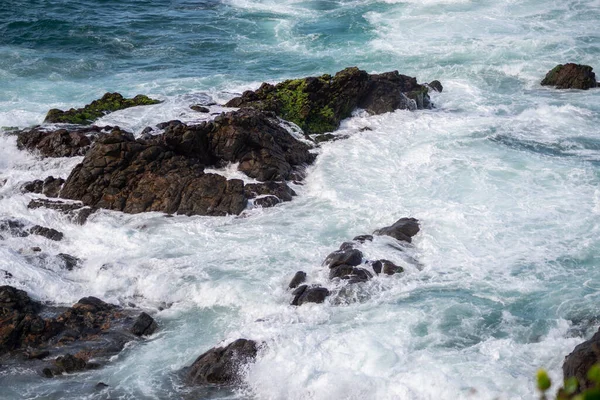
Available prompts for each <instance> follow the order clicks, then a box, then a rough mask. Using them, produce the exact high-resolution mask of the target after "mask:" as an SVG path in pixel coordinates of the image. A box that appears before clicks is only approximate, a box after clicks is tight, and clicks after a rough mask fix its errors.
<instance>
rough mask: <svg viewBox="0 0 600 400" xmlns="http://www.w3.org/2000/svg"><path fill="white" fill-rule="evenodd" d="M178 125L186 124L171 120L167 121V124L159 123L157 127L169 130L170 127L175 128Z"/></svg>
mask: <svg viewBox="0 0 600 400" xmlns="http://www.w3.org/2000/svg"><path fill="white" fill-rule="evenodd" d="M177 125H184V123H183V122H181V121H180V120H178V119H174V120H171V121H167V122H161V123H159V124H156V127H157V128H158V129H166V128H168V127H175V126H177Z"/></svg>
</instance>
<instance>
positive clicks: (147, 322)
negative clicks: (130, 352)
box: [131, 312, 158, 336]
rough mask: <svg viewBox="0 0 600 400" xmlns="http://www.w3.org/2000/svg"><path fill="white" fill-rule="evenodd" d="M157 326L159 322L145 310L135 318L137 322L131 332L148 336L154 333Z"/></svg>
mask: <svg viewBox="0 0 600 400" xmlns="http://www.w3.org/2000/svg"><path fill="white" fill-rule="evenodd" d="M157 328H158V324H157V323H156V321H154V319H153V318H152V317H151V316H149V315H148V314H146V313H145V312H143V313H141V314H140V315H139V316H138V317H137V319H136V320H135V323H134V324H133V326H132V327H131V333H133V334H134V335H136V336H147V335H152V334H153V333H154V332H155V331H156V329H157Z"/></svg>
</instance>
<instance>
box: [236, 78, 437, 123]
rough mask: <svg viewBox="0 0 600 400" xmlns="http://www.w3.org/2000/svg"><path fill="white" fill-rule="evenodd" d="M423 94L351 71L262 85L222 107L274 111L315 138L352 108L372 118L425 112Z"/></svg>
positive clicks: (404, 83)
mask: <svg viewBox="0 0 600 400" xmlns="http://www.w3.org/2000/svg"><path fill="white" fill-rule="evenodd" d="M427 93H428V89H427V87H426V86H423V85H419V84H418V83H417V80H416V79H415V78H411V77H408V76H405V75H401V74H399V73H398V71H393V72H386V73H383V74H372V75H370V74H368V73H367V72H365V71H362V70H360V69H358V68H356V67H351V68H346V69H344V70H342V71H340V72H338V73H336V74H335V75H334V76H331V75H328V74H326V75H321V76H319V77H309V78H302V79H294V80H287V81H284V82H281V83H278V84H277V85H271V84H268V83H263V84H262V85H261V87H260V88H259V89H257V90H256V91H246V92H244V93H243V94H242V96H241V97H237V98H234V99H232V100H230V101H229V102H228V103H227V104H226V106H228V107H253V108H256V109H259V110H265V111H273V112H275V113H276V114H277V115H278V116H279V117H281V118H283V119H285V120H288V121H291V122H294V123H295V124H296V125H298V126H299V127H300V128H302V129H303V130H304V133H306V134H319V133H325V132H331V131H334V130H336V129H337V128H338V127H339V125H340V121H341V120H342V119H344V118H348V117H350V115H351V114H352V111H354V110H355V109H356V108H363V109H365V110H367V111H368V112H370V113H373V114H381V113H385V112H390V111H394V110H397V109H416V108H419V109H420V108H430V107H431V102H430V100H429V95H428V94H427Z"/></svg>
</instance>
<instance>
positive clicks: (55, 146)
mask: <svg viewBox="0 0 600 400" xmlns="http://www.w3.org/2000/svg"><path fill="white" fill-rule="evenodd" d="M111 129H112V127H110V126H105V127H98V126H90V127H86V128H76V129H57V130H54V131H49V130H47V129H45V128H42V127H39V126H38V127H35V128H33V129H29V130H23V131H20V132H18V133H17V147H18V148H19V149H20V150H29V151H37V152H38V153H39V154H40V155H42V156H43V157H74V156H82V155H84V154H85V153H86V152H87V151H88V150H89V148H90V146H91V144H92V142H93V141H94V140H95V139H96V138H97V137H100V136H102V135H104V134H106V133H107V132H108V131H110V130H111Z"/></svg>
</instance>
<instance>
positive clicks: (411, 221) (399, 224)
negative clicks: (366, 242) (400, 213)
mask: <svg viewBox="0 0 600 400" xmlns="http://www.w3.org/2000/svg"><path fill="white" fill-rule="evenodd" d="M419 230H420V228H419V220H418V219H415V218H400V219H399V220H398V221H396V222H395V223H394V224H393V225H391V226H386V227H384V228H381V229H377V230H376V231H375V232H373V234H374V235H385V236H391V237H393V238H394V239H396V240H400V241H404V242H408V243H410V242H411V241H412V239H411V238H412V237H413V236H415V235H416V234H417V233H419Z"/></svg>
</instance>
